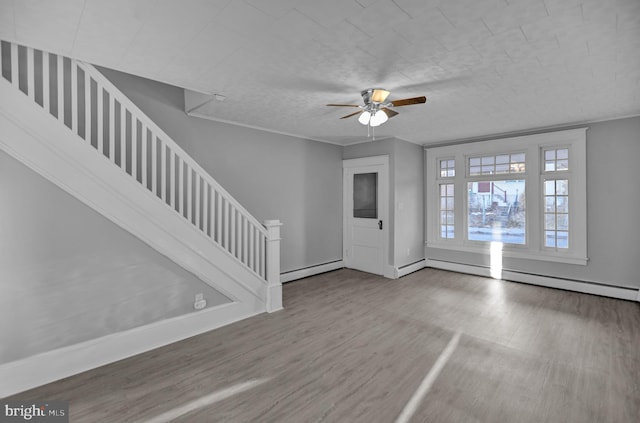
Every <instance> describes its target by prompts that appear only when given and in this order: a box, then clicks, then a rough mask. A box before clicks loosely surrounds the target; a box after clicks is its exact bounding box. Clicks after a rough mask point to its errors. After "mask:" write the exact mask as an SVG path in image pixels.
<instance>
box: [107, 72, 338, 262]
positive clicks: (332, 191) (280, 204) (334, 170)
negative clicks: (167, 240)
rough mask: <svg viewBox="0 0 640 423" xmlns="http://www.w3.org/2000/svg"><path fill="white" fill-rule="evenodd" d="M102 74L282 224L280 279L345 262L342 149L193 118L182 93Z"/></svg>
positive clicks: (251, 206) (252, 207)
mask: <svg viewBox="0 0 640 423" xmlns="http://www.w3.org/2000/svg"><path fill="white" fill-rule="evenodd" d="M100 70H101V71H102V72H103V73H104V75H105V76H106V77H107V78H109V79H110V80H111V81H112V82H113V83H114V84H115V85H116V86H117V87H118V88H120V89H121V90H122V92H124V93H125V95H127V96H128V97H129V98H130V99H131V100H132V101H133V102H134V103H136V105H137V106H138V107H140V109H141V110H142V111H144V112H145V113H146V114H147V115H148V116H149V117H150V118H151V119H153V120H154V121H155V122H156V123H157V124H158V125H159V126H160V127H161V128H162V129H163V130H164V131H165V132H166V133H167V134H168V135H169V136H170V137H172V138H173V140H174V141H175V142H176V143H178V144H179V145H180V146H181V147H182V148H183V149H184V150H185V151H186V152H187V153H189V154H190V155H191V156H192V157H194V158H195V160H196V161H197V162H198V163H199V164H200V165H201V166H202V167H203V168H204V169H205V170H207V171H208V172H209V173H210V174H211V176H213V177H214V179H216V180H217V181H218V182H219V183H220V184H221V185H222V186H223V187H224V188H225V189H226V190H227V191H229V193H231V195H233V196H234V197H235V198H236V199H237V200H238V201H239V202H240V204H242V205H243V206H244V207H245V208H246V209H247V210H248V211H249V212H250V213H251V214H253V215H254V216H255V217H256V218H257V219H258V220H260V221H263V220H265V219H280V220H281V221H282V223H283V227H282V233H281V235H282V243H281V255H282V259H281V271H282V272H286V271H291V270H297V269H301V268H305V267H308V266H312V265H316V264H323V263H327V262H330V261H334V260H339V259H342V162H341V158H342V147H340V146H336V145H331V144H326V143H320V142H316V141H310V140H303V139H300V138H294V137H290V136H286V135H279V134H273V133H268V132H264V131H259V130H255V129H250V128H244V127H239V126H234V125H229V124H225V123H221V122H214V121H210V120H205V119H201V118H194V117H189V116H187V115H186V114H185V112H184V93H183V90H182V89H179V88H176V87H172V86H169V85H166V84H162V83H158V82H154V81H150V80H148V79H144V78H139V77H135V76H132V75H128V74H124V73H121V72H116V71H112V70H108V69H100ZM227 101H229V100H227Z"/></svg>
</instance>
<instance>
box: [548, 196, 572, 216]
mask: <svg viewBox="0 0 640 423" xmlns="http://www.w3.org/2000/svg"><path fill="white" fill-rule="evenodd" d="M552 198H553V197H552ZM556 201H557V203H558V206H557V207H558V210H557V211H558V213H569V197H567V196H558V197H556Z"/></svg>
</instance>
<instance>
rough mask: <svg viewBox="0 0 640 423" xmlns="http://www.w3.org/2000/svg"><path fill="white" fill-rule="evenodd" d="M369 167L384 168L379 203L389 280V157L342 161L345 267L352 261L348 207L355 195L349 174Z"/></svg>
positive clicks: (384, 269)
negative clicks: (348, 253) (349, 246)
mask: <svg viewBox="0 0 640 423" xmlns="http://www.w3.org/2000/svg"><path fill="white" fill-rule="evenodd" d="M367 166H382V169H381V171H380V173H379V178H378V202H379V207H378V209H379V211H380V214H381V215H382V216H381V217H382V219H379V220H382V222H383V224H382V239H383V243H382V244H383V245H382V256H383V257H384V258H383V260H384V263H382V270H383V275H384V276H385V277H388V278H392V277H393V268H392V267H391V266H390V265H389V234H390V231H389V225H390V218H391V213H390V210H389V185H390V184H389V156H388V155H382V156H370V157H361V158H357V159H344V160H342V260H343V262H344V264H345V267H349V262H350V259H349V257H348V256H347V245H349V239H348V234H349V231H348V230H347V226H348V217H349V216H350V214H351V212H352V210H351V208H350V207H348V205H349V204H350V203H351V202H352V201H353V197H352V198H351V199H349V195H353V187H352V186H350V185H349V183H348V182H349V181H348V180H347V172H348V170H350V169H353V168H362V167H367Z"/></svg>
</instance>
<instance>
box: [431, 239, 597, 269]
mask: <svg viewBox="0 0 640 423" xmlns="http://www.w3.org/2000/svg"><path fill="white" fill-rule="evenodd" d="M425 246H426V247H427V248H436V249H439V250H450V251H460V252H463V253H474V254H482V255H486V256H489V255H491V250H490V247H489V245H487V246H486V247H485V246H475V245H460V244H448V243H443V242H438V243H436V242H425ZM502 256H503V257H510V258H516V259H525V260H538V261H547V262H554V263H565V264H577V265H581V266H586V265H587V263H588V262H589V258H588V257H578V256H575V255H568V254H562V253H555V254H553V253H551V252H546V251H537V252H532V251H529V250H521V251H516V250H511V249H506V250H502Z"/></svg>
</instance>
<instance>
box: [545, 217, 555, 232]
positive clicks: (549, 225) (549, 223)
mask: <svg viewBox="0 0 640 423" xmlns="http://www.w3.org/2000/svg"><path fill="white" fill-rule="evenodd" d="M544 228H545V229H555V228H556V215H555V214H545V215H544Z"/></svg>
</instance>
